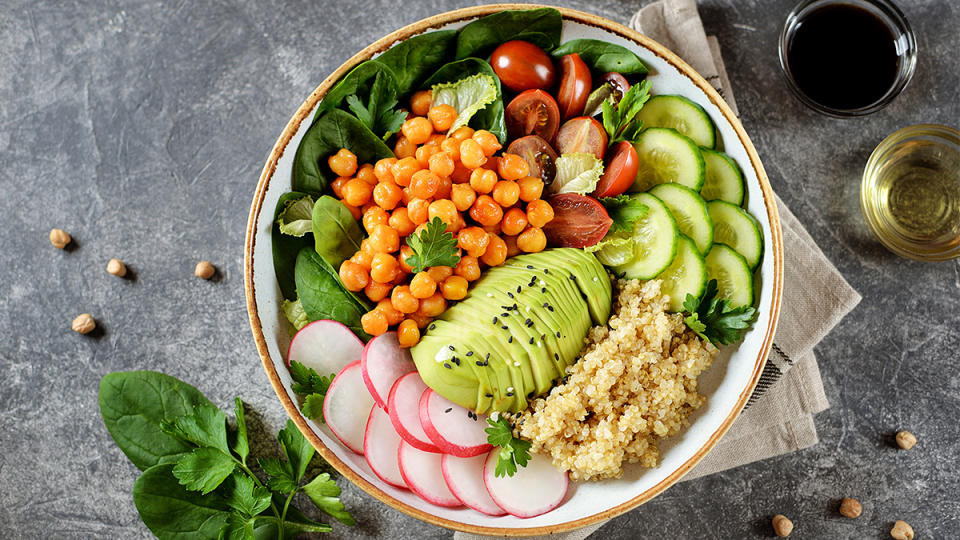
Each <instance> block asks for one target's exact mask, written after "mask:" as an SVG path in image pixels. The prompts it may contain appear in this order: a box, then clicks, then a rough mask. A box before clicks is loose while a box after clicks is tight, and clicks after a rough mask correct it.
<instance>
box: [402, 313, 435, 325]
mask: <svg viewBox="0 0 960 540" xmlns="http://www.w3.org/2000/svg"><path fill="white" fill-rule="evenodd" d="M407 318H408V319H410V320H411V321H413V322H415V323H417V328H421V329H422V328H426V327H427V325H428V324H430V321H432V320H433V319H432V318H430V317H424V316H422V315H420V312H419V311H416V312H414V313H410V314H409V315H407Z"/></svg>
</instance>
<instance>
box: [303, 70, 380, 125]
mask: <svg viewBox="0 0 960 540" xmlns="http://www.w3.org/2000/svg"><path fill="white" fill-rule="evenodd" d="M381 73H382V74H383V77H384V79H385V81H384V82H385V83H386V84H387V85H388V86H389V87H390V88H392V89H393V91H394V97H396V88H397V79H396V77H394V75H393V71H391V70H390V69H389V68H387V66H385V65H383V64H382V63H380V62H378V61H376V60H367V61H366V62H364V63H362V64H360V65H358V66H357V67H355V68H353V69H351V70H350V72H349V73H347V74H346V75H344V76H343V78H342V79H340V81H339V82H338V83H337V84H335V85H334V86H333V88H331V89H330V91H329V92H327V95H325V96H324V97H323V101H321V102H320V105H319V106H318V107H317V112H316V113H315V114H314V115H313V119H314V121H316V119H317V118H320V116H321V115H323V113H325V112H327V111H329V110H331V109H335V108H337V107H339V106H340V105H341V104H342V103H343V100H344V99H346V98H347V96H363V97H367V96H368V95H369V92H370V87H371V86H372V81H374V80H376V77H377V75H379V74H381Z"/></svg>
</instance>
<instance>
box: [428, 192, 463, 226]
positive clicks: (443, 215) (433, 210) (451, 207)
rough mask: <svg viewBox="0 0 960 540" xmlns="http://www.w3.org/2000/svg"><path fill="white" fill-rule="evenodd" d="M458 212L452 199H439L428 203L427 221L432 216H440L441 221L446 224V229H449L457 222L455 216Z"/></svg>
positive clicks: (431, 218) (431, 219)
mask: <svg viewBox="0 0 960 540" xmlns="http://www.w3.org/2000/svg"><path fill="white" fill-rule="evenodd" d="M459 214H460V213H459V212H458V211H457V206H456V205H455V204H453V201H451V200H448V199H440V200H437V201H433V202H432V203H430V208H429V215H430V219H429V221H433V218H440V220H441V221H443V222H444V223H446V224H447V230H448V231H451V230H452V228H454V227H455V226H456V225H457V223H458V220H457V216H458V215H459Z"/></svg>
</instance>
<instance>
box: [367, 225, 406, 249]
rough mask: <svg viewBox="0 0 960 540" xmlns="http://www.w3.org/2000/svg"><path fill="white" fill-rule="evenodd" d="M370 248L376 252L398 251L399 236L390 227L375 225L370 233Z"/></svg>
mask: <svg viewBox="0 0 960 540" xmlns="http://www.w3.org/2000/svg"><path fill="white" fill-rule="evenodd" d="M368 240H370V247H371V249H373V250H374V251H376V252H380V253H393V252H394V251H396V250H398V249H400V234H399V233H398V232H397V230H396V229H394V228H393V227H391V226H390V225H377V226H376V227H374V228H373V231H371V232H370V238H368Z"/></svg>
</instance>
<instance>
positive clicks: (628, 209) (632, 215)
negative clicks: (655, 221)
mask: <svg viewBox="0 0 960 540" xmlns="http://www.w3.org/2000/svg"><path fill="white" fill-rule="evenodd" d="M600 204H602V205H603V207H604V208H606V209H607V213H608V214H610V219H612V220H613V223H612V224H611V225H610V232H618V231H625V232H631V231H633V224H634V223H636V221H637V220H638V219H640V218H642V217H643V216H645V215H647V211H648V210H649V208H647V205H645V204H643V203H642V202H640V201H639V200H637V199H634V198H632V197H630V196H629V195H617V196H616V197H604V198H602V199H600Z"/></svg>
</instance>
